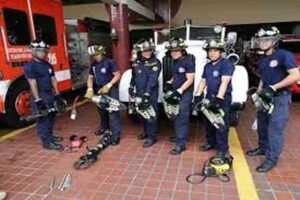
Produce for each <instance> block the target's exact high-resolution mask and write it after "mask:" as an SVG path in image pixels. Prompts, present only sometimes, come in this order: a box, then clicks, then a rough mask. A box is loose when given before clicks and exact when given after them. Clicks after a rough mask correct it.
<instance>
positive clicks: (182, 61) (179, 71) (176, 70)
mask: <svg viewBox="0 0 300 200" xmlns="http://www.w3.org/2000/svg"><path fill="white" fill-rule="evenodd" d="M172 73H173V83H172V84H173V89H174V90H177V89H178V88H180V87H181V86H182V84H183V83H184V82H185V81H186V80H187V79H186V74H187V73H195V63H194V62H193V61H192V60H191V59H190V58H188V57H182V58H179V59H177V60H174V64H173V67H172ZM190 88H193V84H192V85H191V87H190Z"/></svg>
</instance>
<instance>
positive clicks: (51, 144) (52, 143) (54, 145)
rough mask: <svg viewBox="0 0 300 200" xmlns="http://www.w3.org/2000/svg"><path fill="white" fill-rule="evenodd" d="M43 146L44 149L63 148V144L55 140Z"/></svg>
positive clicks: (57, 149)
mask: <svg viewBox="0 0 300 200" xmlns="http://www.w3.org/2000/svg"><path fill="white" fill-rule="evenodd" d="M43 147H44V149H48V150H55V151H61V150H63V146H62V145H61V144H57V143H54V142H50V143H49V144H44V145H43Z"/></svg>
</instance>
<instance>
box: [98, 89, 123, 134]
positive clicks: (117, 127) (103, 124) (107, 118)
mask: <svg viewBox="0 0 300 200" xmlns="http://www.w3.org/2000/svg"><path fill="white" fill-rule="evenodd" d="M108 96H110V97H112V98H114V99H119V94H118V89H117V88H114V87H113V88H111V89H110V91H109V93H108ZM98 112H99V114H100V125H99V129H104V130H111V132H112V136H113V139H117V138H120V136H121V118H120V112H111V113H109V112H108V111H106V110H104V109H100V108H99V107H98Z"/></svg>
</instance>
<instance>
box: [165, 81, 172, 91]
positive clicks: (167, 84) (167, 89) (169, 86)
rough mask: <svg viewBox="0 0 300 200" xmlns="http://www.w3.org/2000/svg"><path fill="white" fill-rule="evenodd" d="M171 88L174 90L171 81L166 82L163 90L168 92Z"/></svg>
mask: <svg viewBox="0 0 300 200" xmlns="http://www.w3.org/2000/svg"><path fill="white" fill-rule="evenodd" d="M170 90H173V85H172V83H170V82H166V83H165V85H164V88H163V91H164V92H168V91H170Z"/></svg>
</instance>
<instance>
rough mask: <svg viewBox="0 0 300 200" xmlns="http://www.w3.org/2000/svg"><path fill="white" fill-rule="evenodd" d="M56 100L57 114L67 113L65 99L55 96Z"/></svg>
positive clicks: (58, 95)
mask: <svg viewBox="0 0 300 200" xmlns="http://www.w3.org/2000/svg"><path fill="white" fill-rule="evenodd" d="M54 99H55V108H56V110H57V112H65V111H66V108H67V105H66V103H65V101H64V100H63V98H61V95H60V94H55V95H54Z"/></svg>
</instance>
